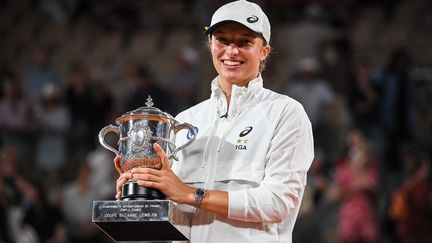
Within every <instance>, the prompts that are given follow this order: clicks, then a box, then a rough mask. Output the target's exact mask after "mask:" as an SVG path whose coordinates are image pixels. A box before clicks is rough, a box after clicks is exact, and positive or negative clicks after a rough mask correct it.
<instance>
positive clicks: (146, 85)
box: [124, 65, 173, 113]
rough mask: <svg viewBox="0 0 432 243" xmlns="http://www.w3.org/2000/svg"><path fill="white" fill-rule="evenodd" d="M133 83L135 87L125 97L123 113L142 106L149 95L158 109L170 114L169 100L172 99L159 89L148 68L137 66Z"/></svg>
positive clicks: (168, 94) (167, 93) (166, 92)
mask: <svg viewBox="0 0 432 243" xmlns="http://www.w3.org/2000/svg"><path fill="white" fill-rule="evenodd" d="M134 81H135V85H134V86H133V87H132V89H131V90H130V91H129V92H130V93H129V95H128V96H127V101H126V107H125V108H124V111H125V112H126V111H130V110H135V109H137V108H139V107H141V106H143V104H145V103H146V101H147V97H148V96H149V95H150V96H151V97H152V99H153V101H154V102H155V104H156V106H157V107H158V108H159V109H161V110H163V111H165V112H168V113H172V108H171V99H172V98H173V97H172V95H171V94H170V93H169V92H168V91H166V90H164V89H163V88H161V87H159V85H158V84H157V83H156V80H155V76H154V74H153V72H152V70H151V68H150V67H149V66H147V65H141V66H139V67H138V74H137V78H136V79H135V80H134Z"/></svg>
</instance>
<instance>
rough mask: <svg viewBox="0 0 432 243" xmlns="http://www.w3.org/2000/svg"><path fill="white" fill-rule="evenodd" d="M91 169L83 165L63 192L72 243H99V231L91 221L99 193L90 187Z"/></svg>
mask: <svg viewBox="0 0 432 243" xmlns="http://www.w3.org/2000/svg"><path fill="white" fill-rule="evenodd" d="M90 173H91V171H90V167H89V166H88V164H86V163H83V164H82V165H81V166H80V167H79V168H78V173H77V175H76V178H75V180H74V181H72V182H71V183H69V184H67V185H66V186H65V187H64V189H63V190H62V191H63V203H62V210H63V213H64V215H65V221H66V227H67V232H68V235H69V237H70V239H71V243H94V242H99V237H100V234H99V231H98V230H97V228H96V226H95V225H93V223H92V221H91V215H92V202H93V200H94V199H95V198H97V191H95V190H93V189H92V188H91V186H90Z"/></svg>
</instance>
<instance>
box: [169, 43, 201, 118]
mask: <svg viewBox="0 0 432 243" xmlns="http://www.w3.org/2000/svg"><path fill="white" fill-rule="evenodd" d="M198 59H199V57H198V52H197V50H195V48H193V47H192V46H184V47H183V48H181V50H180V54H179V57H178V71H177V72H176V73H174V75H173V78H172V79H171V84H172V90H171V92H172V93H173V95H172V100H173V101H172V103H173V104H175V114H177V113H179V112H180V111H183V110H185V109H187V108H189V107H191V106H192V105H193V104H196V103H197V97H196V95H197V94H198V87H199V78H198V74H197V72H196V71H195V69H194V66H195V64H196V63H197V62H198V61H199V60H198Z"/></svg>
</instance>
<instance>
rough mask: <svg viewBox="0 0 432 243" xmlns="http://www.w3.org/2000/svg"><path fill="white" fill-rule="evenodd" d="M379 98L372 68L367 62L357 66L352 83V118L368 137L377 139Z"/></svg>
mask: <svg viewBox="0 0 432 243" xmlns="http://www.w3.org/2000/svg"><path fill="white" fill-rule="evenodd" d="M379 98H380V93H379V89H378V87H377V81H376V80H374V79H373V77H372V67H371V65H370V64H369V63H367V62H360V63H358V64H357V65H356V66H355V70H354V77H353V81H352V82H350V88H349V93H348V106H349V108H350V109H349V110H350V111H351V117H352V118H353V122H354V124H355V126H356V127H358V128H359V129H360V130H361V131H362V132H363V133H364V134H365V135H366V136H367V137H373V138H377V135H378V134H377V133H378V126H379Z"/></svg>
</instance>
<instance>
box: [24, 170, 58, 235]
mask: <svg viewBox="0 0 432 243" xmlns="http://www.w3.org/2000/svg"><path fill="white" fill-rule="evenodd" d="M27 178H28V177H26V176H23V177H21V178H20V179H19V180H18V181H17V185H18V188H19V190H20V192H21V194H22V195H23V199H22V202H21V208H22V210H23V219H22V220H23V221H22V223H23V225H24V226H26V227H31V228H33V229H34V231H35V232H36V234H37V238H38V239H39V241H38V242H41V243H45V242H64V240H65V234H64V232H65V229H64V223H63V215H62V213H61V211H60V208H59V207H58V206H57V205H55V204H52V203H51V202H49V201H48V198H47V193H46V191H45V190H44V188H43V187H42V184H40V183H39V182H38V181H36V180H34V179H30V180H29V179H27Z"/></svg>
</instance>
